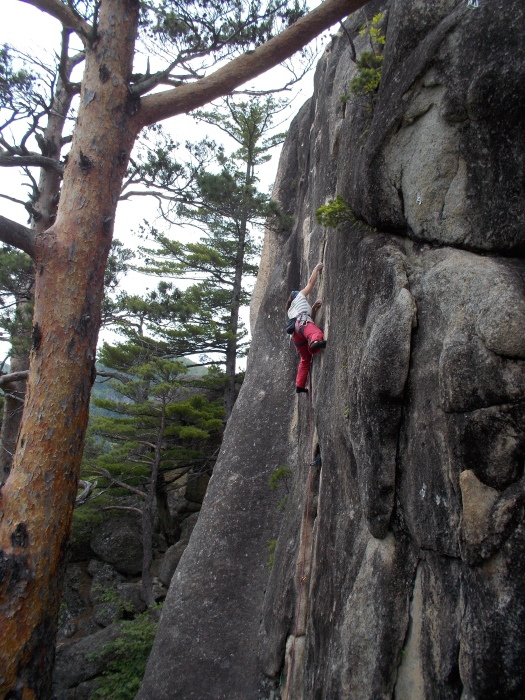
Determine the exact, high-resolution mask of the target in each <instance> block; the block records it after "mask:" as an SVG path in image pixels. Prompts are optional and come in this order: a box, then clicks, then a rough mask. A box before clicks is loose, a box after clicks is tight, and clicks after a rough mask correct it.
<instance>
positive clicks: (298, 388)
mask: <svg viewBox="0 0 525 700" xmlns="http://www.w3.org/2000/svg"><path fill="white" fill-rule="evenodd" d="M295 393H296V394H307V393H308V389H301V387H300V386H296V387H295Z"/></svg>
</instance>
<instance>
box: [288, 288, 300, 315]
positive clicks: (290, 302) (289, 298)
mask: <svg viewBox="0 0 525 700" xmlns="http://www.w3.org/2000/svg"><path fill="white" fill-rule="evenodd" d="M298 294H299V292H292V293H291V294H290V296H289V297H288V299H287V300H286V308H285V311H288V309H289V308H290V306H291V305H292V301H293V300H294V299H295V297H296V296H297V295H298Z"/></svg>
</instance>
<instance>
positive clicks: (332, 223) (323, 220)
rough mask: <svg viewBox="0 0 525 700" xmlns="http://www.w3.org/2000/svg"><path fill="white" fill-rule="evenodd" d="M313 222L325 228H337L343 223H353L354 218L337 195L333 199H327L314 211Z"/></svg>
mask: <svg viewBox="0 0 525 700" xmlns="http://www.w3.org/2000/svg"><path fill="white" fill-rule="evenodd" d="M315 220H316V221H317V223H318V224H321V225H322V226H326V228H337V227H338V226H339V224H342V223H343V221H354V220H355V217H354V214H353V213H352V210H351V209H350V207H349V206H348V204H347V203H346V202H345V200H344V199H343V198H342V197H341V195H340V194H338V195H337V196H336V198H335V199H329V200H328V202H327V203H326V204H323V205H321V206H320V207H319V209H317V210H316V212H315Z"/></svg>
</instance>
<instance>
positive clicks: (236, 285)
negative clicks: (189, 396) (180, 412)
mask: <svg viewBox="0 0 525 700" xmlns="http://www.w3.org/2000/svg"><path fill="white" fill-rule="evenodd" d="M253 171H254V164H253V159H252V157H251V156H250V155H249V156H248V162H247V164H246V178H245V186H244V187H245V193H244V199H245V204H244V207H243V209H244V210H243V212H242V215H241V219H240V221H239V236H238V239H237V255H236V257H235V276H234V278H233V289H232V300H231V312H230V322H229V324H228V331H229V332H230V333H231V336H230V338H229V339H228V343H227V345H226V369H225V373H226V387H225V390H224V413H225V420H226V421H227V420H228V418H229V417H230V415H231V412H232V411H233V405H234V403H235V368H236V363H237V345H238V340H237V332H238V330H239V309H240V306H241V291H242V274H243V270H244V254H245V251H246V233H247V227H248V215H247V210H248V205H247V202H246V199H247V197H249V196H250V195H249V188H251V186H252V183H253V175H254V173H253Z"/></svg>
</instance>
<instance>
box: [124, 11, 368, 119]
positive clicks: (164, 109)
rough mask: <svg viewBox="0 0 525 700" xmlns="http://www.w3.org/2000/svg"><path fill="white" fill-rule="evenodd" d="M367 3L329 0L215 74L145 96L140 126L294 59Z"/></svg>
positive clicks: (190, 107) (192, 106) (212, 97)
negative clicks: (297, 54)
mask: <svg viewBox="0 0 525 700" xmlns="http://www.w3.org/2000/svg"><path fill="white" fill-rule="evenodd" d="M367 2H368V0H325V2H323V3H322V4H321V5H319V7H317V8H316V9H315V10H313V11H312V12H309V13H308V14H307V15H305V16H304V17H302V18H301V19H299V20H298V21H297V22H295V23H294V24H292V25H291V26H290V27H288V29H285V30H284V32H281V34H279V35H278V36H276V37H274V38H273V39H270V40H269V41H267V42H266V43H265V44H263V45H262V46H259V47H258V48H257V49H255V51H252V52H249V53H245V54H243V55H242V56H239V57H238V58H235V59H233V60H231V61H229V62H228V63H227V65H225V66H223V67H222V68H219V70H217V71H215V73H212V74H211V75H209V76H207V77H205V78H201V79H200V80H197V81H195V82H194V83H188V84H186V85H181V86H180V87H177V88H174V89H173V90H166V91H164V92H159V93H155V94H153V95H148V96H147V97H144V98H143V99H142V105H141V109H140V110H139V113H138V114H137V121H138V123H139V125H140V127H144V126H149V125H151V124H154V123H155V122H158V121H161V120H162V119H167V118H168V117H173V116H175V115H176V114H181V113H182V112H190V111H191V110H193V109H196V108H197V107H202V106H203V105H205V104H207V103H208V102H211V101H212V100H215V99H217V98H218V97H221V96H223V95H227V94H229V93H231V92H232V91H233V90H234V89H235V88H236V87H239V86H240V85H243V84H244V83H246V82H247V81H248V80H252V79H253V78H256V77H257V76H258V75H261V73H264V72H265V71H267V70H269V69H270V68H273V67H274V66H277V65H278V64H279V63H282V62H283V61H285V60H286V59H287V58H290V56H292V55H293V54H294V53H295V52H296V51H298V50H299V49H301V48H302V47H303V46H306V44H308V42H309V41H311V40H312V39H314V38H315V37H316V36H318V35H319V34H320V33H321V32H322V31H323V30H324V29H328V28H329V27H331V26H332V25H333V24H335V23H336V22H338V21H339V20H341V19H342V18H343V17H346V16H347V15H349V14H351V13H352V12H355V11H356V10H358V9H359V8H360V7H362V6H363V5H366V4H367Z"/></svg>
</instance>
